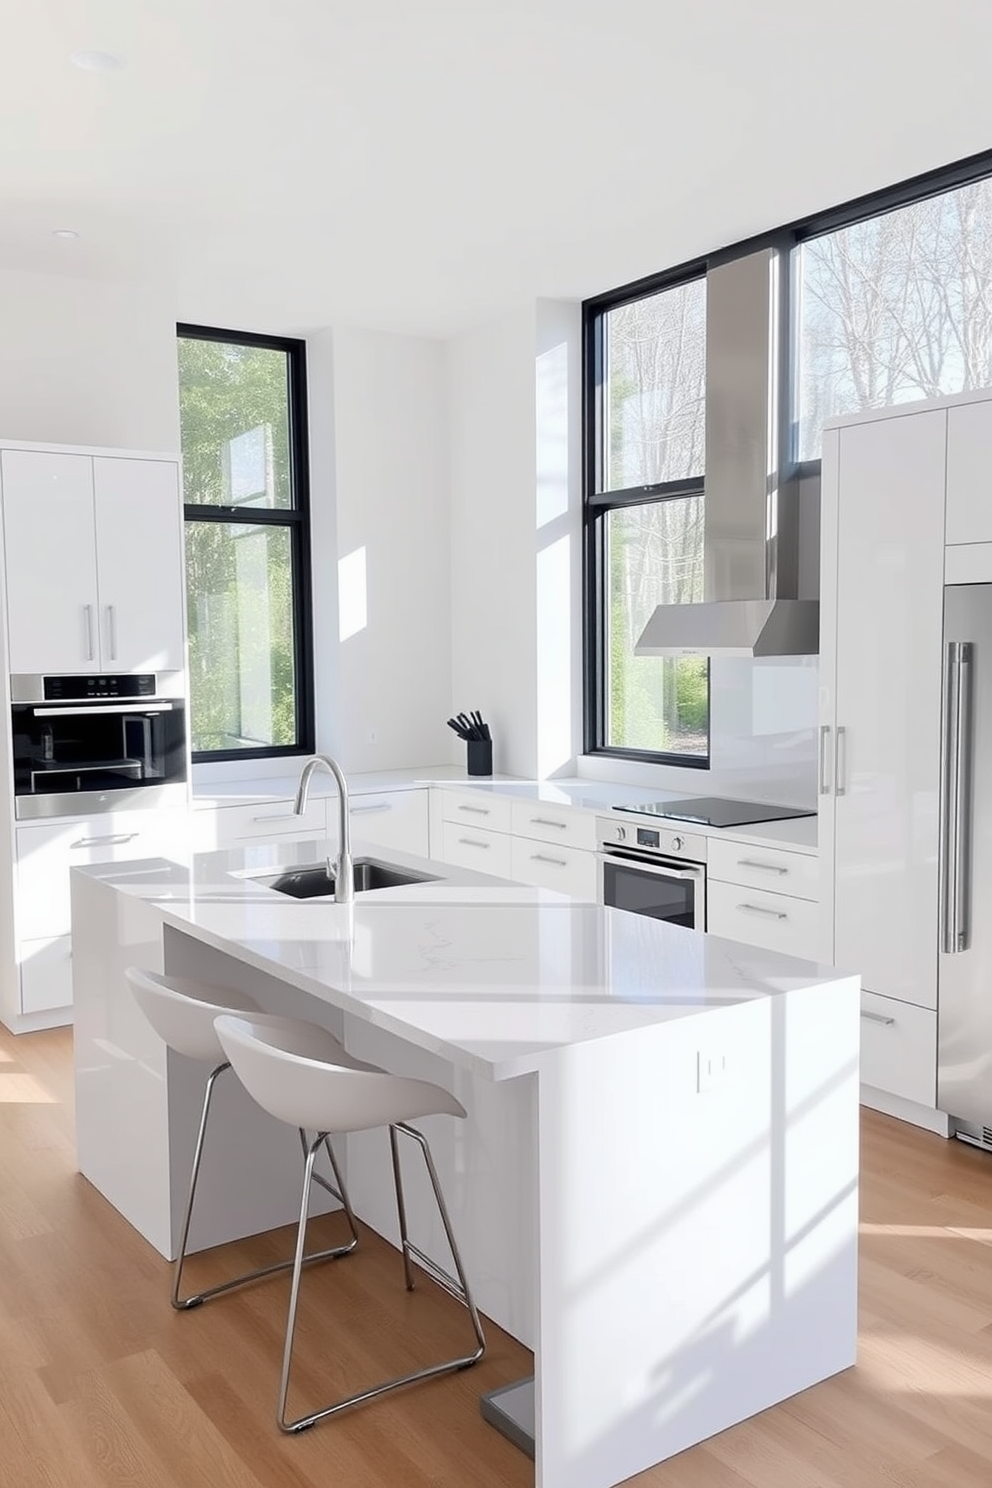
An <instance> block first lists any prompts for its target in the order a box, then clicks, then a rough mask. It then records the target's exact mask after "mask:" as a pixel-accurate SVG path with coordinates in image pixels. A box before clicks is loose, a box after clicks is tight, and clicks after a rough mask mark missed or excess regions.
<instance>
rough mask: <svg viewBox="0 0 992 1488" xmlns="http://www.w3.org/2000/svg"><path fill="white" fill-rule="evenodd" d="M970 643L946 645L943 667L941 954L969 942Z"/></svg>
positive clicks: (949, 953)
mask: <svg viewBox="0 0 992 1488" xmlns="http://www.w3.org/2000/svg"><path fill="white" fill-rule="evenodd" d="M973 657H974V645H973V643H972V642H971V641H948V643H947V647H946V655H945V665H944V708H943V717H942V719H941V756H942V759H943V763H944V779H943V782H942V796H943V799H942V801H941V813H940V818H941V834H940V947H941V950H942V951H943V952H944V954H945V955H948V956H954V955H957V953H958V952H959V951H966V950H967V949H968V947H969V945H970V944H971V861H970V860H971V853H970V843H969V826H970V816H971V736H972V722H971V671H972V661H973Z"/></svg>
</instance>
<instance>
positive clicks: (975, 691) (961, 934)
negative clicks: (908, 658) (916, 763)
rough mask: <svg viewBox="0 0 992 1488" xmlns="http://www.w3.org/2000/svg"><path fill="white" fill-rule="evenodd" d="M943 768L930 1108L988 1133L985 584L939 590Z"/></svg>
mask: <svg viewBox="0 0 992 1488" xmlns="http://www.w3.org/2000/svg"><path fill="white" fill-rule="evenodd" d="M941 771H942V781H941V838H940V841H941V852H940V889H941V893H940V921H939V936H940V941H939V960H938V1001H937V1105H938V1107H939V1108H940V1110H942V1111H946V1112H947V1113H948V1114H949V1115H951V1116H954V1117H957V1118H958V1119H959V1120H961V1121H965V1122H968V1123H971V1124H972V1125H973V1126H974V1127H976V1128H978V1129H981V1128H985V1127H989V1128H992V915H990V907H992V584H961V585H952V586H949V587H948V588H947V589H946V590H945V593H944V706H943V718H942V735H941ZM979 1134H980V1130H979Z"/></svg>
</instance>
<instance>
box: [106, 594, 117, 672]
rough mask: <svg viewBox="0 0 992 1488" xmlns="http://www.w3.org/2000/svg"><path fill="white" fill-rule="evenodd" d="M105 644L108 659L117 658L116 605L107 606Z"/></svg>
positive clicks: (113, 659) (114, 659)
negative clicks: (108, 653) (108, 652)
mask: <svg viewBox="0 0 992 1488" xmlns="http://www.w3.org/2000/svg"><path fill="white" fill-rule="evenodd" d="M107 646H108V649H109V651H110V660H111V661H116V660H117V606H116V605H108V606H107Z"/></svg>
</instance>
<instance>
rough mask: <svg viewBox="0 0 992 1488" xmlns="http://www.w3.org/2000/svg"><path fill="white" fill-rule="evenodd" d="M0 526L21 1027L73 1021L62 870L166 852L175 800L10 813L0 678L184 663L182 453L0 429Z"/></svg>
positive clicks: (1, 1009) (0, 993) (1, 832)
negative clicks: (27, 816)
mask: <svg viewBox="0 0 992 1488" xmlns="http://www.w3.org/2000/svg"><path fill="white" fill-rule="evenodd" d="M0 531H2V538H3V564H2V569H0V573H2V579H3V594H2V602H0V622H2V632H3V633H2V646H0V656H2V676H0V682H2V694H3V698H2V719H0V1021H2V1022H3V1023H4V1024H5V1025H6V1026H7V1027H8V1028H11V1029H13V1030H14V1031H15V1032H26V1031H29V1030H31V1029H33V1028H40V1027H49V1026H52V1025H53V1024H58V1023H68V1022H70V1021H71V1017H72V1012H71V1002H72V947H71V941H70V935H69V929H70V927H69V870H70V868H71V867H72V866H73V865H75V864H85V863H92V862H100V861H104V860H107V859H113V858H137V857H151V856H155V855H157V854H159V853H169V854H174V853H175V851H176V850H181V849H182V847H183V845H184V843H185V837H186V830H185V824H186V811H185V808H184V807H179V808H175V807H165V808H158V809H154V810H153V809H149V808H145V809H143V810H136V809H134V808H133V803H132V806H131V809H128V808H127V806H126V805H125V806H124V807H122V808H116V809H112V810H107V811H104V812H101V813H99V814H96V815H91V816H83V815H81V814H80V813H79V812H73V810H72V802H71V798H70V797H67V799H66V808H67V809H66V811H65V814H64V815H59V816H58V817H49V818H44V819H41V820H18V818H17V816H16V812H15V798H14V794H13V775H12V760H11V712H10V688H9V677H10V676H11V674H14V675H17V674H22V673H27V674H46V673H48V674H50V673H55V674H59V673H66V674H70V675H71V674H82V675H84V676H85V675H86V674H87V673H111V674H113V673H120V672H155V673H163V672H171V673H178V674H180V676H182V677H184V675H185V671H186V655H185V623H184V603H183V593H184V575H183V522H182V496H181V490H180V483H179V462H178V460H177V459H176V458H175V457H174V456H169V455H155V454H145V453H143V452H140V451H138V452H132V451H123V450H91V449H86V448H79V447H64V446H57V445H46V446H29V445H26V444H20V443H17V442H14V441H3V440H0ZM137 794H138V795H139V796H140V792H139V793H137ZM109 804H110V803H108V805H109Z"/></svg>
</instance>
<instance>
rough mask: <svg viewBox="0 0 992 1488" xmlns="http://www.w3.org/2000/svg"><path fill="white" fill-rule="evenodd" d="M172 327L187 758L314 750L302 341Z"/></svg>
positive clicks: (203, 327) (307, 485)
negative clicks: (182, 539) (182, 537)
mask: <svg viewBox="0 0 992 1488" xmlns="http://www.w3.org/2000/svg"><path fill="white" fill-rule="evenodd" d="M177 336H178V362H179V403H180V425H181V434H182V454H183V499H184V502H185V516H186V603H187V612H188V624H189V644H190V729H191V738H192V749H193V758H194V760H233V759H246V758H266V757H270V756H275V755H284V754H297V753H300V752H309V751H310V750H312V749H313V746H314V740H313V687H312V682H311V677H312V644H311V604H310V540H309V469H308V455H307V452H308V439H307V422H306V420H307V405H306V346H305V343H304V342H303V341H297V340H292V339H289V338H284V337H278V336H259V335H253V334H249V333H246V332H239V331H228V330H218V329H216V328H214V327H209V326H193V325H180V326H178V327H177Z"/></svg>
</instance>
